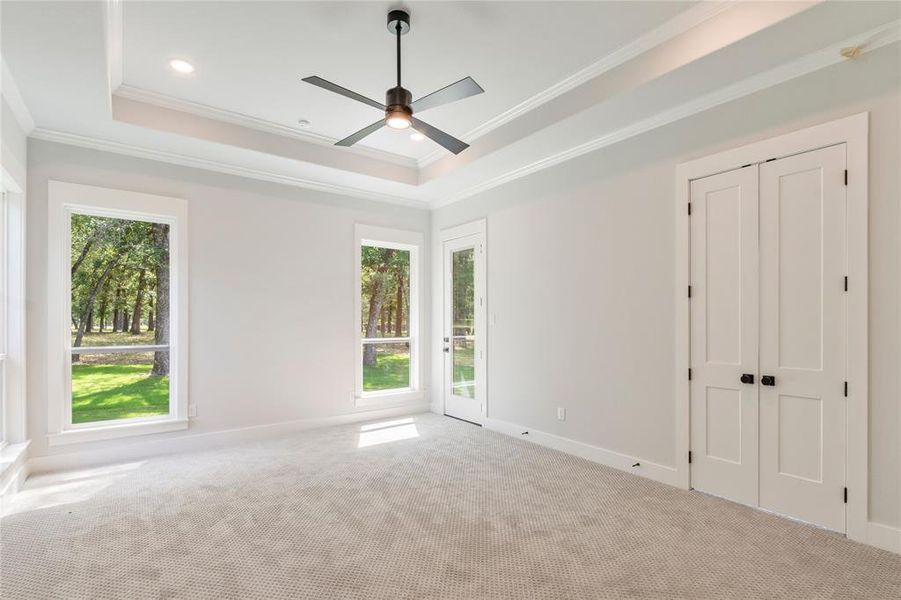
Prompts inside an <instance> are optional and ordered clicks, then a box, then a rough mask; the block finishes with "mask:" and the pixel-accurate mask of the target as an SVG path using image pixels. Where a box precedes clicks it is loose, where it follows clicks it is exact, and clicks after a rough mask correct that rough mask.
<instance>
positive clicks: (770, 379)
mask: <svg viewBox="0 0 901 600" xmlns="http://www.w3.org/2000/svg"><path fill="white" fill-rule="evenodd" d="M760 383H761V384H762V385H776V378H775V377H774V376H773V375H764V376H763V377H761V378H760Z"/></svg>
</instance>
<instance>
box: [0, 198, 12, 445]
mask: <svg viewBox="0 0 901 600" xmlns="http://www.w3.org/2000/svg"><path fill="white" fill-rule="evenodd" d="M6 198H7V196H6V190H5V189H4V188H3V187H2V186H0V450H3V448H5V447H6V446H7V445H9V439H8V436H7V433H6V423H7V420H8V418H7V415H6V410H7V406H6V405H7V402H6V396H7V394H6V355H7V353H8V352H9V308H8V306H9V296H10V294H9V275H8V273H9V267H8V262H9V259H8V255H9V251H8V250H7V248H6V240H8V239H10V236H9V225H8V223H9V218H8V216H7V213H8V211H7V199H6Z"/></svg>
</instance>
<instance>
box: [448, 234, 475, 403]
mask: <svg viewBox="0 0 901 600" xmlns="http://www.w3.org/2000/svg"><path fill="white" fill-rule="evenodd" d="M474 259H475V250H474V249H473V248H467V249H465V250H458V251H456V252H454V253H453V260H452V269H453V273H452V284H453V332H452V336H453V343H452V344H451V353H452V362H453V384H452V385H453V393H454V394H455V395H457V396H464V397H466V398H475V346H476V338H475V299H476V298H475V272H474V264H475V261H474Z"/></svg>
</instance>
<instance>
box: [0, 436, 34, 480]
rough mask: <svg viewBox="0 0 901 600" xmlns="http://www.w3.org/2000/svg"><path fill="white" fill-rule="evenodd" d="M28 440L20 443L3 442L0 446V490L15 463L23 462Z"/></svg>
mask: <svg viewBox="0 0 901 600" xmlns="http://www.w3.org/2000/svg"><path fill="white" fill-rule="evenodd" d="M29 443H30V442H22V443H21V444H4V446H3V447H2V448H0V492H2V491H3V489H4V488H5V487H6V484H7V481H6V477H7V476H8V474H9V473H10V472H11V471H12V470H13V469H14V468H15V466H16V465H19V464H24V462H25V461H24V458H25V452H26V451H27V450H28V444H29Z"/></svg>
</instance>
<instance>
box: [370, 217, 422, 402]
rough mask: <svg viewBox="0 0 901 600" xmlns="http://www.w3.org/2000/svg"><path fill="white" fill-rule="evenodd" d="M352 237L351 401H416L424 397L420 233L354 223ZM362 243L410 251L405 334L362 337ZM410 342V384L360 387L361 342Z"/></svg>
mask: <svg viewBox="0 0 901 600" xmlns="http://www.w3.org/2000/svg"><path fill="white" fill-rule="evenodd" d="M354 237H355V240H354V292H355V294H354V321H353V323H354V339H355V344H354V405H355V406H357V407H371V406H381V405H390V404H402V403H407V402H416V401H419V400H421V399H422V398H423V397H424V394H423V391H422V371H421V369H422V360H421V347H422V343H421V335H420V333H421V323H420V315H421V312H420V310H421V304H422V297H421V291H422V289H421V287H420V282H421V280H422V277H421V272H420V269H421V268H422V260H421V254H422V247H423V234H422V233H419V232H416V231H406V230H402V229H390V228H387V227H375V226H371V225H363V224H357V225H356V226H355V236H354ZM363 246H371V247H376V248H391V249H394V250H403V251H407V252H409V253H410V275H409V280H410V289H409V307H408V317H407V318H408V319H409V323H408V332H407V336H406V337H402V338H395V337H386V338H364V337H363V332H362V330H361V329H362V328H361V327H360V325H361V323H360V318H361V315H362V314H363V281H362V264H361V263H362V258H363ZM407 339H409V344H410V385H409V386H408V387H405V388H395V389H391V390H379V391H374V392H365V391H363V345H364V343H371V342H373V341H375V342H378V343H391V342H392V341H394V342H397V341H398V340H400V341H407Z"/></svg>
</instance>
